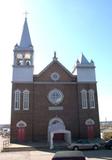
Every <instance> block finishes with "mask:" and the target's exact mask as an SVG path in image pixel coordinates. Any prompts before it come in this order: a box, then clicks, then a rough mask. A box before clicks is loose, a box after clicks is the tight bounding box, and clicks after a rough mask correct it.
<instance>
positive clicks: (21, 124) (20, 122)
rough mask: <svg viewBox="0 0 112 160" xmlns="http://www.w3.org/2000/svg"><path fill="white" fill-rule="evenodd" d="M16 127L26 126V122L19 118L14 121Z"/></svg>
mask: <svg viewBox="0 0 112 160" xmlns="http://www.w3.org/2000/svg"><path fill="white" fill-rule="evenodd" d="M16 127H18V128H24V127H27V123H26V122H24V121H23V120H20V121H18V122H17V123H16Z"/></svg>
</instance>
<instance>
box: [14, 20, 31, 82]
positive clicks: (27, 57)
mask: <svg viewBox="0 0 112 160" xmlns="http://www.w3.org/2000/svg"><path fill="white" fill-rule="evenodd" d="M33 52H34V50H33V46H32V43H31V38H30V34H29V29H28V24H27V18H26V17H25V21H24V25H23V32H22V36H21V41H20V45H18V44H16V45H15V47H14V65H13V82H32V81H33V68H34V66H33Z"/></svg>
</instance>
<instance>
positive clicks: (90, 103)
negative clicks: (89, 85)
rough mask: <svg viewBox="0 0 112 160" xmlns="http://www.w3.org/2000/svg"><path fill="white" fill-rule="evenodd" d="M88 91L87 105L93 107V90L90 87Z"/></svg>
mask: <svg viewBox="0 0 112 160" xmlns="http://www.w3.org/2000/svg"><path fill="white" fill-rule="evenodd" d="M88 93H89V107H90V108H95V98H94V90H93V89H90V90H89V91H88Z"/></svg>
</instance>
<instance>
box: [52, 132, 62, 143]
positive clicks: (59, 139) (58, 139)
mask: <svg viewBox="0 0 112 160" xmlns="http://www.w3.org/2000/svg"><path fill="white" fill-rule="evenodd" d="M53 140H54V141H63V140H64V133H55V134H54V137H53Z"/></svg>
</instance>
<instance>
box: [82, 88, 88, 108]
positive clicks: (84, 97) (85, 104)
mask: <svg viewBox="0 0 112 160" xmlns="http://www.w3.org/2000/svg"><path fill="white" fill-rule="evenodd" d="M81 106H82V108H83V109H87V108H88V104H87V91H86V90H85V89H83V90H81Z"/></svg>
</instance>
